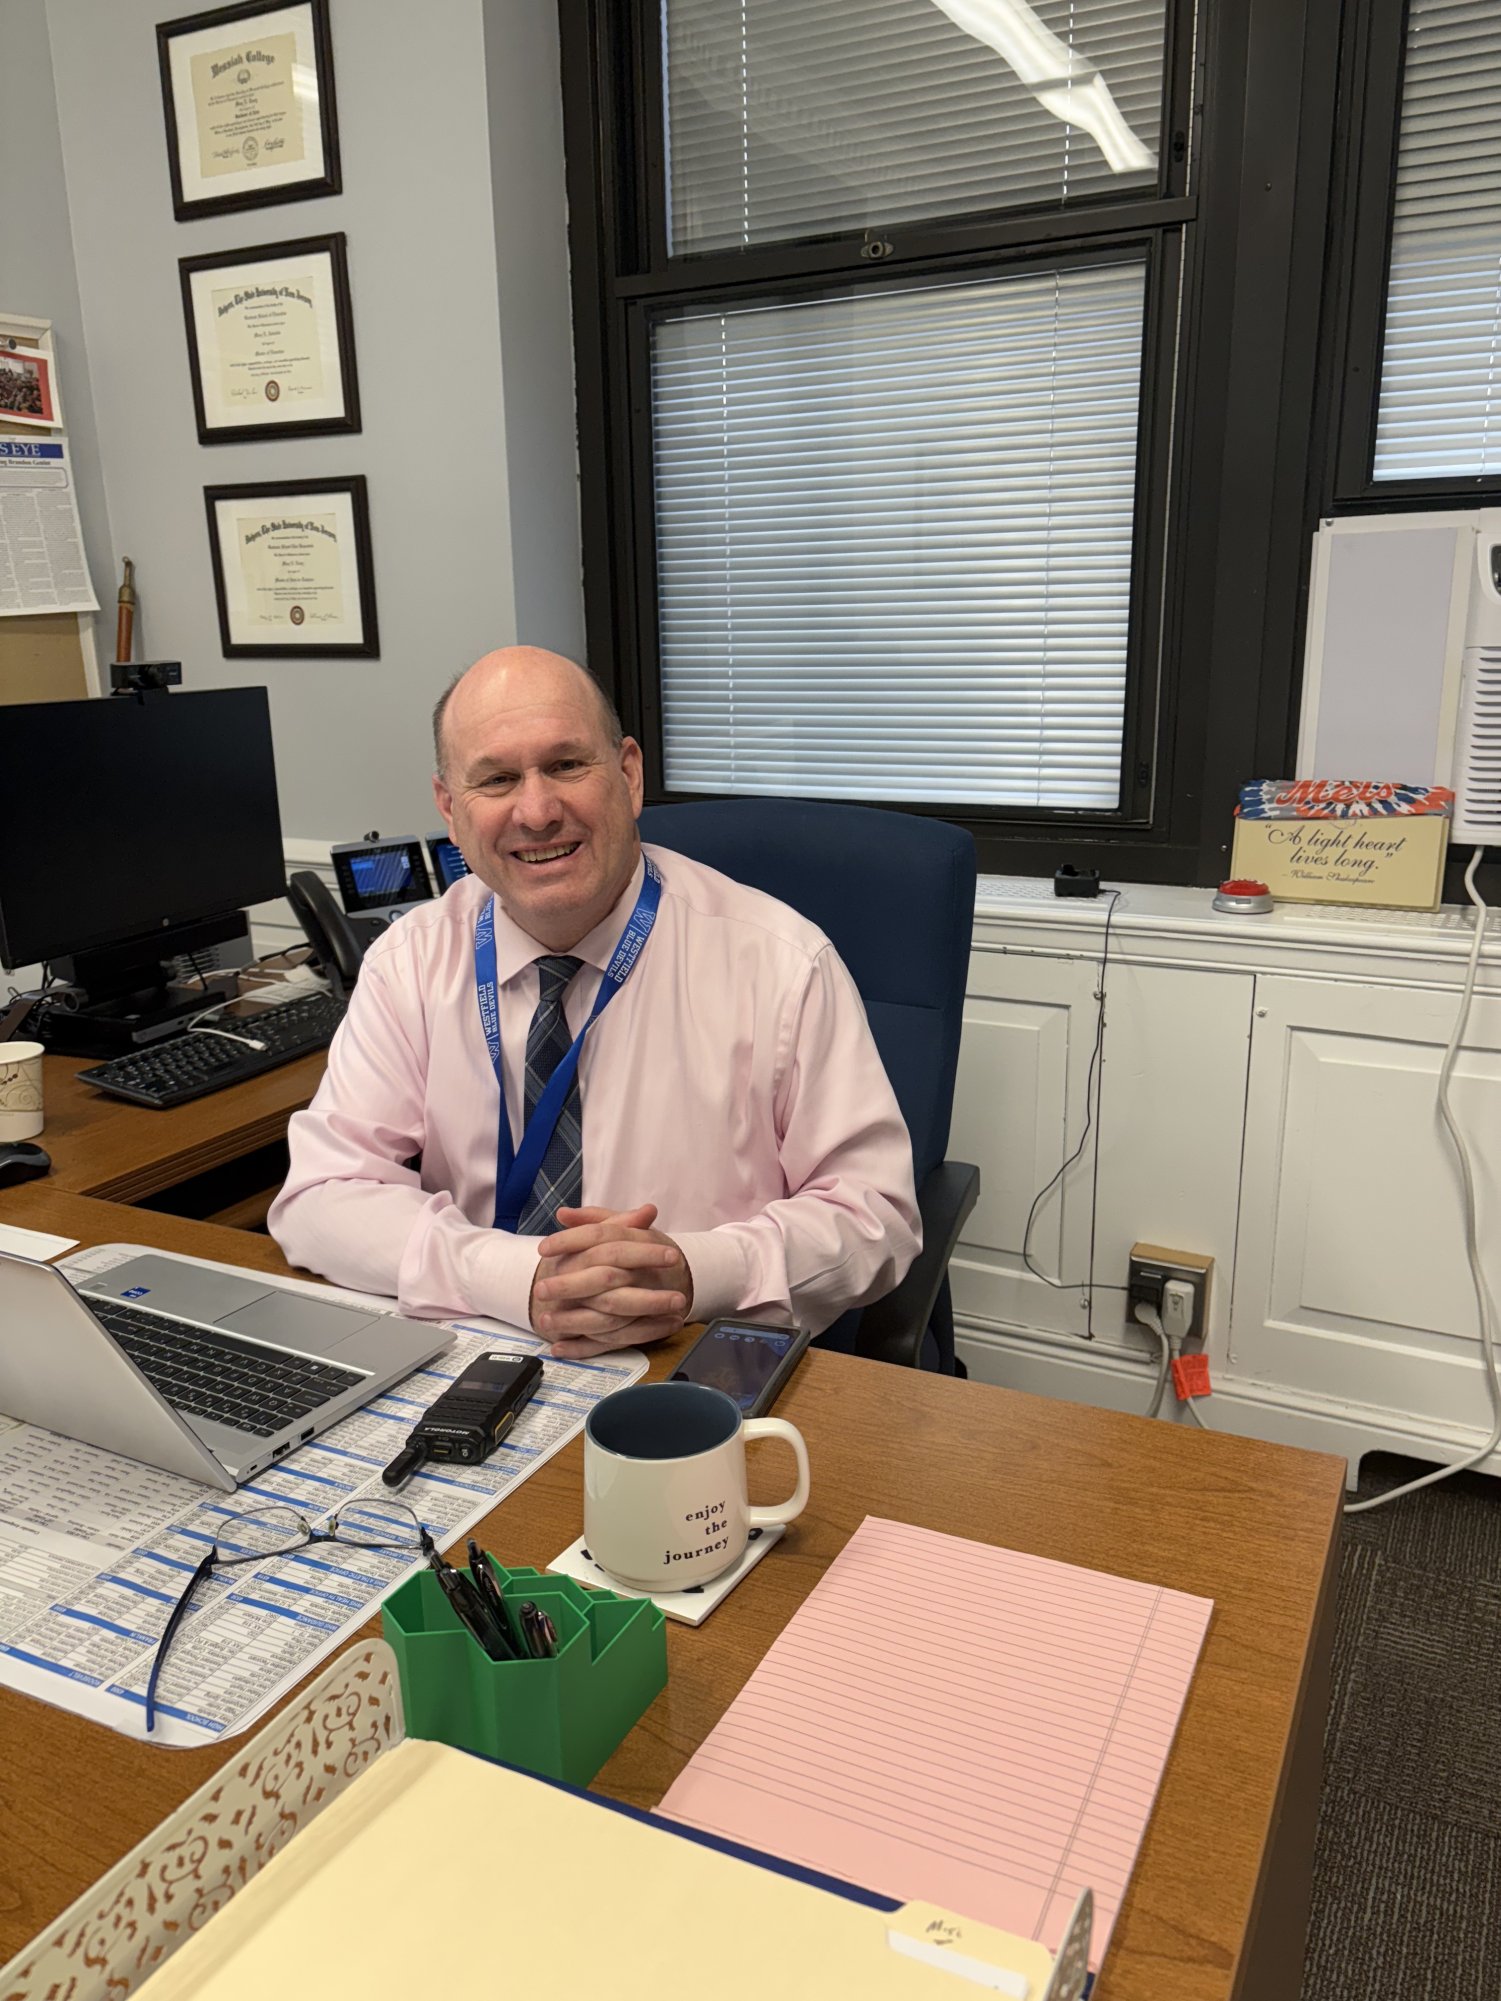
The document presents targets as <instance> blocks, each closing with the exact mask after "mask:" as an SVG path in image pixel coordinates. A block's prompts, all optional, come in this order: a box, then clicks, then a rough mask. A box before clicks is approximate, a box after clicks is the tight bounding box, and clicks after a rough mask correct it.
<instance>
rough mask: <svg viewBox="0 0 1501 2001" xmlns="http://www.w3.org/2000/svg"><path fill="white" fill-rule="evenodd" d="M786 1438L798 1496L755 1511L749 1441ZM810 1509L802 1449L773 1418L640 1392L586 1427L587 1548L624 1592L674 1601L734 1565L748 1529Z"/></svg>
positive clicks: (686, 1386) (722, 1401)
mask: <svg viewBox="0 0 1501 2001" xmlns="http://www.w3.org/2000/svg"><path fill="white" fill-rule="evenodd" d="M756 1438H785V1439H786V1441H787V1443H788V1444H789V1445H790V1446H791V1447H792V1450H793V1451H794V1453H796V1455H797V1491H796V1493H794V1495H793V1496H792V1499H791V1500H790V1501H785V1502H783V1504H782V1506H781V1507H779V1508H753V1507H752V1506H751V1505H750V1500H749V1497H748V1495H747V1492H746V1484H745V1446H746V1441H747V1439H756ZM807 1505H808V1448H807V1446H806V1445H805V1444H804V1443H803V1437H802V1433H801V1432H800V1431H798V1430H796V1428H795V1427H794V1426H792V1425H790V1424H787V1423H786V1422H784V1420H783V1419H781V1418H779V1417H744V1416H742V1415H741V1411H740V1406H739V1405H738V1404H737V1403H736V1402H735V1400H734V1398H733V1397H729V1396H726V1395H725V1393H724V1391H723V1390H714V1389H710V1388H709V1387H708V1386H707V1385H706V1384H703V1383H637V1384H636V1385H635V1386H634V1387H633V1388H631V1389H628V1390H616V1391H615V1393H614V1395H613V1396H607V1397H604V1398H602V1399H601V1401H600V1402H599V1403H597V1404H596V1405H595V1406H594V1409H593V1410H592V1411H591V1412H590V1413H589V1420H588V1423H587V1424H586V1425H585V1427H584V1545H585V1547H586V1549H587V1550H588V1552H589V1556H590V1558H591V1560H592V1561H593V1562H595V1563H597V1564H598V1565H599V1567H600V1569H601V1570H605V1571H608V1572H609V1574H610V1576H611V1577H617V1578H619V1580H620V1582H621V1583H622V1584H631V1585H634V1586H636V1588H637V1589H638V1590H644V1591H681V1590H684V1589H685V1588H686V1587H687V1586H688V1585H690V1584H707V1583H708V1581H709V1579H710V1578H711V1577H717V1576H718V1575H719V1573H720V1572H721V1571H722V1570H728V1569H729V1567H730V1565H731V1564H732V1563H736V1562H738V1561H739V1559H740V1556H741V1554H742V1552H743V1551H744V1549H745V1545H746V1540H747V1538H748V1536H749V1534H750V1531H751V1530H752V1529H761V1528H774V1527H779V1526H780V1525H782V1524H783V1523H786V1522H790V1521H794V1520H796V1518H797V1517H798V1516H799V1515H800V1514H801V1513H802V1511H803V1509H804V1508H805V1507H807Z"/></svg>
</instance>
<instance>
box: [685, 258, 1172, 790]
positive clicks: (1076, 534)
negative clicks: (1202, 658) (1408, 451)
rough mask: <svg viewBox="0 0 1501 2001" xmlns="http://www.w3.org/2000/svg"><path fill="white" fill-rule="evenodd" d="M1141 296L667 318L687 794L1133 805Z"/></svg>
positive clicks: (969, 298)
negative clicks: (1124, 747)
mask: <svg viewBox="0 0 1501 2001" xmlns="http://www.w3.org/2000/svg"><path fill="white" fill-rule="evenodd" d="M1145 278H1146V274H1145V266H1144V264H1143V263H1142V262H1141V261H1140V260H1139V259H1132V260H1130V261H1125V260H1123V261H1120V262H1117V263H1111V264H1106V265H1091V266H1086V267H1082V268H1074V269H1069V270H1059V271H1049V272H1044V273H1041V274H1038V273H1035V272H1029V273H1028V274H1026V275H1024V276H1008V277H1003V278H995V279H989V280H986V281H983V282H979V283H974V282H970V283H964V284H952V285H942V286H933V287H928V288H924V289H921V290H899V289H878V290H865V291H862V292H860V293H857V294H854V295H851V296H846V297H840V298H835V299H824V300H820V301H817V302H810V303H807V304H800V305H790V306H783V305H778V306H761V307H747V308H744V309H737V310H734V311H716V312H703V311H701V310H700V311H694V312H690V313H685V314H680V315H676V316H672V317H665V318H662V319H659V320H658V321H657V322H656V324H655V327H654V329H653V340H652V395H653V424H654V432H655V468H656V519H657V563H658V620H659V625H658V630H659V644H660V649H661V672H662V689H663V709H664V724H663V735H664V753H665V763H666V779H667V784H668V787H669V788H670V789H671V790H674V791H708V792H728V793H756V792H759V793H775V792H788V793H798V794H804V795H812V796H817V797H824V798H850V799H857V798H879V799H891V800H927V801H934V802H954V803H958V802H969V803H975V804H978V803H989V804H997V805H1019V806H1059V807H1066V806H1072V807H1085V808H1106V809H1113V808H1115V807H1116V806H1117V804H1118V802H1119V793H1120V766H1121V736H1122V719H1123V713H1124V703H1125V687H1126V643H1127V630H1128V623H1129V612H1130V582H1131V542H1132V515H1133V504H1134V489H1135V473H1136V435H1137V410H1138V404H1139V401H1140V389H1141V353H1142V331H1143V312H1144V301H1145V290H1146V282H1145Z"/></svg>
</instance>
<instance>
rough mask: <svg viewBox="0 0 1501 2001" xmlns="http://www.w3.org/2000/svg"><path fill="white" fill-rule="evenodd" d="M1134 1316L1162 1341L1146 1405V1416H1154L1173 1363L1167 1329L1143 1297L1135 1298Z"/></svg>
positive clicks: (1155, 1310)
mask: <svg viewBox="0 0 1501 2001" xmlns="http://www.w3.org/2000/svg"><path fill="white" fill-rule="evenodd" d="M1134 1317H1135V1318H1136V1319H1137V1320H1139V1321H1140V1322H1141V1324H1142V1326H1143V1327H1150V1328H1151V1330H1152V1332H1153V1333H1154V1334H1155V1335H1156V1336H1157V1339H1158V1340H1159V1341H1160V1342H1161V1343H1162V1363H1161V1366H1160V1367H1159V1369H1158V1371H1157V1387H1156V1388H1155V1389H1154V1390H1153V1392H1152V1401H1151V1402H1150V1403H1149V1404H1148V1405H1147V1416H1148V1417H1156V1415H1157V1413H1158V1412H1159V1411H1160V1410H1161V1409H1162V1396H1163V1392H1164V1391H1165V1390H1166V1388H1167V1378H1168V1371H1169V1370H1170V1369H1171V1367H1172V1364H1173V1351H1172V1348H1171V1346H1170V1345H1169V1342H1168V1337H1167V1329H1166V1328H1165V1327H1164V1326H1163V1324H1162V1316H1161V1315H1160V1314H1159V1313H1158V1311H1157V1309H1156V1307H1155V1306H1149V1305H1148V1304H1147V1302H1146V1300H1144V1299H1139V1300H1137V1302H1136V1309H1135V1315H1134Z"/></svg>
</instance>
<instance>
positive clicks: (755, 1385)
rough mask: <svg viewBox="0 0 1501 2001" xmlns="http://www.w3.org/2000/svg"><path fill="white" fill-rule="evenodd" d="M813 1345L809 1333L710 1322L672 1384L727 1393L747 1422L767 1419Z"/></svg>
mask: <svg viewBox="0 0 1501 2001" xmlns="http://www.w3.org/2000/svg"><path fill="white" fill-rule="evenodd" d="M812 1339H813V1336H812V1335H811V1334H810V1333H809V1332H808V1331H807V1330H806V1328H797V1327H765V1326H762V1325H761V1324H760V1323H759V1322H758V1321H755V1320H711V1321H710V1322H709V1324H708V1326H707V1327H706V1328H705V1329H704V1331H703V1333H702V1334H700V1335H699V1337H698V1339H697V1340H696V1341H695V1342H694V1344H693V1346H692V1347H691V1348H690V1349H689V1350H688V1352H687V1354H686V1355H685V1356H684V1357H683V1359H682V1361H681V1362H680V1363H679V1364H678V1366H677V1367H676V1368H675V1369H674V1370H673V1372H672V1381H673V1382H675V1383H704V1384H706V1385H707V1386H708V1387H709V1388H710V1389H712V1390H723V1391H724V1392H725V1394H726V1395H727V1396H732V1397H733V1398H734V1399H735V1401H736V1403H737V1404H739V1406H740V1408H741V1410H742V1411H744V1413H745V1415H746V1416H747V1417H764V1416H765V1415H766V1413H767V1411H769V1410H770V1409H771V1407H772V1405H773V1404H774V1403H775V1402H776V1400H777V1398H778V1397H779V1396H780V1395H781V1394H782V1390H783V1388H784V1387H785V1385H786V1382H787V1379H788V1377H789V1376H790V1375H791V1374H792V1372H793V1370H794V1369H795V1368H796V1367H797V1365H798V1363H799V1362H800V1361H801V1360H802V1358H803V1350H804V1349H805V1348H806V1347H807V1345H808V1343H809V1342H810V1341H811V1340H812Z"/></svg>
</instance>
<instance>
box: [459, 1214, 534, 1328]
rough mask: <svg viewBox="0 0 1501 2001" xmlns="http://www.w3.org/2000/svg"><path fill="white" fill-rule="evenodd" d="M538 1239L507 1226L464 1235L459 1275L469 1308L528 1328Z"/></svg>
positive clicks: (492, 1318) (489, 1317) (492, 1317)
mask: <svg viewBox="0 0 1501 2001" xmlns="http://www.w3.org/2000/svg"><path fill="white" fill-rule="evenodd" d="M541 1241H542V1239H541V1238H540V1237H518V1236H516V1235H514V1234H513V1233H512V1232H511V1231H510V1230H477V1231H476V1232H475V1233H474V1235H473V1236H472V1237H470V1238H467V1239H466V1241H465V1244H464V1250H463V1256H462V1265H463V1270H462V1274H461V1276H462V1280H463V1286H464V1296H465V1298H466V1299H467V1300H468V1302H469V1307H470V1311H471V1312H474V1313H482V1314H484V1316H485V1318H486V1319H487V1320H503V1321H504V1322H505V1324H506V1325H507V1326H508V1327H520V1328H523V1329H525V1330H527V1331H528V1332H530V1331H531V1325H532V1313H531V1305H532V1283H533V1281H534V1280H535V1278H536V1276H537V1246H538V1244H540V1243H541Z"/></svg>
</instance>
